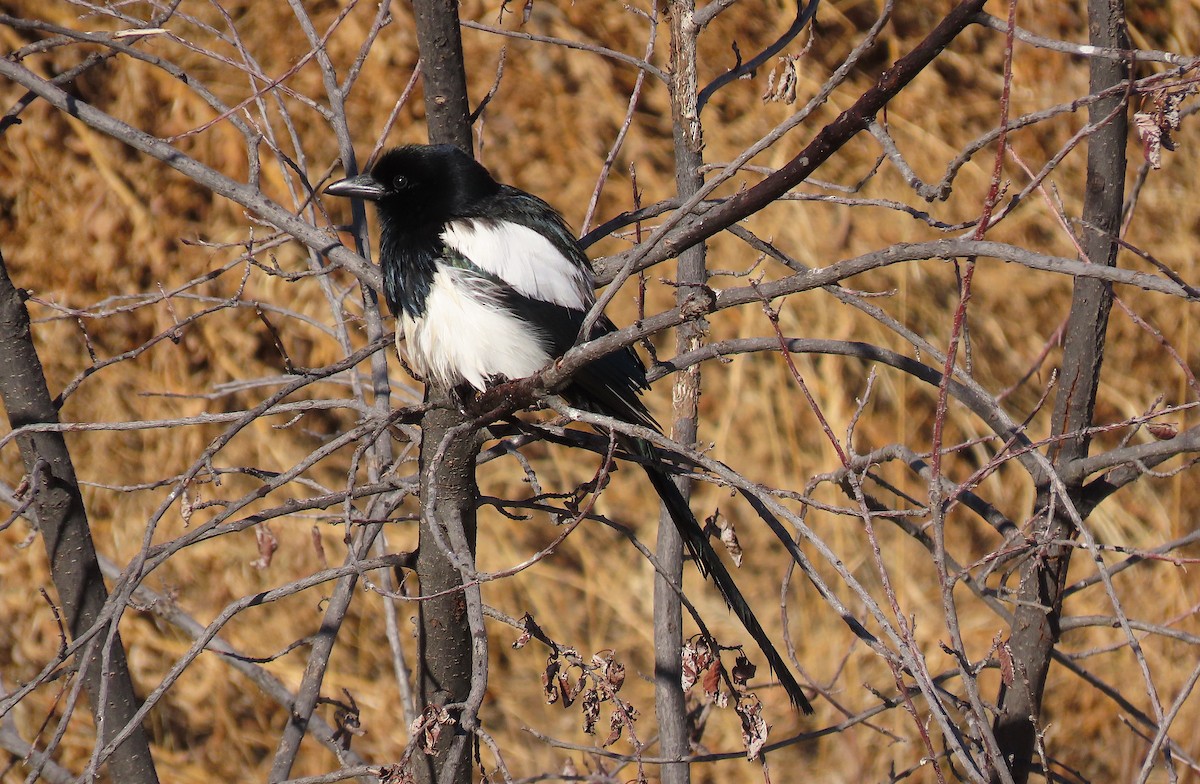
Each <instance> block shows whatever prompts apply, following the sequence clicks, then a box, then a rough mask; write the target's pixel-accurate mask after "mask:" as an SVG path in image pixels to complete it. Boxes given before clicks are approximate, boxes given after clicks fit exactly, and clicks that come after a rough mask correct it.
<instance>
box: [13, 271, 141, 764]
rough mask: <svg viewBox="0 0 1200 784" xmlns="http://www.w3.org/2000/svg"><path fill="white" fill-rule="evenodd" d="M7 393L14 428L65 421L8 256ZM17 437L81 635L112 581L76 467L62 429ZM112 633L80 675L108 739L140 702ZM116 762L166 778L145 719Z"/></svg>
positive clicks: (92, 647)
mask: <svg viewBox="0 0 1200 784" xmlns="http://www.w3.org/2000/svg"><path fill="white" fill-rule="evenodd" d="M0 400H2V401H3V403H4V408H5V410H6V411H7V412H8V420H9V424H10V425H11V426H12V428H13V429H14V430H16V429H17V428H20V427H23V426H26V425H34V424H57V423H58V409H57V408H55V406H54V402H53V400H52V399H51V396H50V391H49V388H48V387H47V386H46V378H45V375H44V373H43V372H42V364H41V361H40V360H39V359H38V355H37V351H36V349H35V348H34V345H33V335H32V333H31V331H30V324H29V312H28V311H27V310H26V308H25V297H24V292H23V291H22V290H21V289H18V288H17V287H16V286H15V285H13V282H12V279H11V278H10V277H9V275H8V270H7V268H6V267H5V264H4V259H3V258H2V257H0ZM17 444H18V447H19V449H20V452H21V460H22V461H23V462H24V464H25V472H26V475H27V476H28V477H29V490H28V492H30V493H33V499H34V500H33V506H32V508H33V511H34V513H35V514H36V517H37V524H38V527H39V528H40V529H41V533H42V541H43V543H44V544H45V545H46V555H47V557H48V558H49V560H50V575H51V578H52V579H53V580H54V587H55V590H56V591H57V592H58V600H59V603H60V604H61V606H62V612H63V616H64V618H65V620H66V623H67V631H68V632H69V633H70V635H71V638H72V639H76V638H78V637H79V636H80V635H81V634H83V633H85V632H87V631H88V630H89V629H91V628H92V627H93V626H95V625H96V623H97V622H99V620H100V618H101V615H102V614H103V612H104V605H105V603H106V602H107V601H108V589H107V588H106V587H105V585H104V578H103V576H102V575H101V573H100V563H99V561H98V560H97V558H96V548H95V545H94V543H93V542H92V532H91V528H90V527H89V525H88V518H87V510H86V509H85V508H84V505H83V496H82V495H81V494H80V491H79V483H78V481H77V480H76V477H75V467H74V465H73V464H72V462H71V455H70V453H69V452H68V451H67V443H66V440H65V439H64V438H63V435H62V433H53V432H41V433H30V434H28V435H24V436H19V437H18V438H17ZM107 640H108V629H107V627H106V628H103V629H101V630H100V631H99V633H98V634H97V635H96V637H95V638H94V639H93V641H92V642H91V643H90V644H89V645H88V646H86V647H85V648H84V649H83V656H84V658H83V659H82V661H80V662H79V672H80V677H82V678H83V686H84V690H85V691H86V692H87V695H88V699H89V700H90V701H91V705H92V713H93V715H94V716H95V718H96V723H97V725H99V724H100V723H101V716H103V734H102V736H101V737H100V738H99V740H98V743H100V745H105V744H107V743H108V741H109V739H111V738H112V737H113V736H115V735H116V734H117V733H118V732H120V731H121V729H123V728H124V727H125V725H126V724H128V723H129V721H130V719H131V718H132V717H133V715H134V713H136V712H137V710H138V708H139V707H140V701H139V700H138V698H137V695H136V694H135V693H134V689H133V681H132V680H131V679H130V676H129V667H128V664H127V662H126V659H125V648H124V647H123V646H122V644H121V636H120V635H119V634H115V633H114V634H113V636H112V647H111V648H109V649H108V650H107V655H106V652H105V645H106V642H107ZM105 659H107V661H105ZM105 665H107V666H106V667H105ZM108 766H109V773H110V775H111V776H112V778H113V780H114V781H119V782H122V784H125V783H126V782H128V784H153V783H154V782H157V781H158V774H157V773H156V772H155V769H154V761H153V759H152V758H151V756H150V746H149V742H148V740H147V738H146V734H145V731H144V730H143V729H142V728H141V727H140V726H139V727H137V728H136V729H135V731H134V732H133V733H132V734H131V735H130V736H129V737H128V738H127V739H126V740H125V742H124V743H122V744H121V745H120V746H118V747H117V749H116V750H115V751H114V752H113V755H112V757H111V758H110V760H109V762H108Z"/></svg>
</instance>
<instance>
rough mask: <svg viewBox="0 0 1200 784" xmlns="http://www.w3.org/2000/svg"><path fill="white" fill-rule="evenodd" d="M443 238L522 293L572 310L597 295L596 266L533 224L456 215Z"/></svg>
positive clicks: (478, 264) (473, 261) (447, 225)
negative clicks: (569, 253)
mask: <svg viewBox="0 0 1200 784" xmlns="http://www.w3.org/2000/svg"><path fill="white" fill-rule="evenodd" d="M442 241H443V242H445V243H446V244H447V245H448V246H450V247H451V248H453V249H454V250H456V251H458V252H459V253H461V254H462V255H463V256H465V257H466V258H468V259H470V261H471V263H472V264H474V265H475V266H477V267H479V268H480V269H482V270H485V271H486V272H490V273H491V274H493V275H495V276H496V277H498V278H500V279H501V280H503V281H504V282H505V283H507V284H508V285H510V286H512V287H513V289H515V290H516V291H517V292H518V293H519V294H523V295H525V296H526V297H529V298H530V299H536V300H540V301H542V302H553V303H554V304H555V305H561V306H562V307H564V308H571V309H572V310H587V309H588V308H590V307H591V306H592V303H594V302H595V301H596V295H595V292H594V291H593V288H594V287H593V284H592V273H591V270H588V269H584V268H581V267H579V266H578V265H576V264H574V263H572V262H571V260H570V259H568V258H567V257H566V256H564V255H563V254H562V253H561V252H560V251H559V250H558V249H557V248H555V247H554V245H553V244H552V243H551V242H550V240H548V239H546V238H545V237H543V236H542V235H541V234H538V233H537V232H536V231H534V230H533V229H530V228H528V227H526V226H522V225H520V224H517V223H508V222H506V221H480V220H475V221H452V222H450V223H448V224H446V228H445V230H443V232H442Z"/></svg>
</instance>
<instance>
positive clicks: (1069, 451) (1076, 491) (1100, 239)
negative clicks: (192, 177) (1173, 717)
mask: <svg viewBox="0 0 1200 784" xmlns="http://www.w3.org/2000/svg"><path fill="white" fill-rule="evenodd" d="M1088 18H1089V22H1088V28H1089V31H1090V37H1091V43H1092V44H1093V45H1095V46H1101V47H1112V48H1124V47H1127V46H1128V44H1127V42H1126V39H1125V4H1124V0H1089V2H1088ZM1127 75H1128V65H1127V64H1126V63H1123V62H1120V61H1117V60H1112V59H1107V58H1103V57H1095V58H1093V59H1092V61H1091V91H1092V92H1093V93H1096V92H1101V91H1103V90H1106V89H1108V88H1110V87H1112V86H1114V85H1116V84H1119V83H1120V82H1121V80H1123V79H1125V78H1126V77H1127ZM1127 114H1128V112H1127V107H1126V96H1125V95H1120V94H1119V95H1115V96H1112V97H1110V98H1106V99H1104V100H1102V101H1098V102H1096V103H1094V104H1092V105H1091V107H1090V109H1089V115H1088V119H1089V121H1090V122H1091V123H1101V122H1104V123H1105V124H1104V125H1103V126H1102V127H1101V128H1099V129H1098V130H1096V132H1095V133H1093V134H1092V135H1091V136H1090V137H1088V161H1087V163H1088V171H1087V184H1086V192H1085V196H1084V207H1083V223H1084V229H1083V251H1084V253H1085V254H1087V257H1088V259H1089V260H1090V261H1091V262H1092V263H1093V264H1105V265H1108V266H1113V265H1115V264H1116V256H1117V247H1118V246H1117V242H1116V238H1117V236H1118V234H1119V232H1120V227H1121V208H1122V203H1123V199H1124V193H1125V143H1126V137H1127V134H1128V123H1127ZM1111 308H1112V286H1111V284H1109V283H1107V282H1104V281H1099V280H1095V279H1093V278H1077V279H1076V280H1075V291H1074V296H1073V299H1072V301H1071V313H1070V317H1069V319H1068V321H1067V327H1066V332H1065V333H1064V337H1063V364H1062V374H1061V377H1060V379H1059V383H1058V389H1059V392H1058V397H1057V398H1056V400H1055V405H1054V419H1053V424H1052V428H1053V434H1054V435H1055V436H1064V437H1063V438H1062V439H1061V440H1059V441H1056V442H1055V443H1056V446H1055V447H1054V448H1053V449H1052V450H1051V459H1052V461H1053V463H1054V465H1055V467H1059V466H1065V465H1067V464H1069V463H1070V462H1071V461H1072V460H1076V459H1078V458H1081V457H1084V456H1086V455H1087V452H1088V445H1089V443H1090V438H1089V437H1088V436H1087V434H1086V433H1085V432H1083V431H1084V430H1085V429H1086V428H1088V427H1090V426H1091V425H1092V417H1093V412H1094V410H1095V405H1096V390H1097V389H1098V388H1099V384H1100V366H1101V363H1102V362H1103V359H1104V345H1105V340H1104V336H1105V331H1106V329H1107V327H1108V314H1109V310H1110V309H1111ZM1080 489H1081V488H1080V486H1079V485H1078V484H1076V485H1073V486H1070V485H1069V486H1068V487H1067V494H1068V500H1069V502H1070V503H1071V504H1073V505H1074V506H1075V508H1077V509H1079V508H1081V506H1082V505H1081V504H1080V501H1081V500H1082V497H1081V494H1080ZM1063 503H1064V501H1063V500H1062V499H1058V498H1055V497H1054V493H1053V491H1052V489H1051V488H1050V487H1042V488H1040V489H1039V492H1038V497H1037V507H1036V508H1037V509H1038V510H1039V517H1038V518H1037V521H1036V523H1035V525H1036V534H1035V536H1036V541H1037V542H1038V543H1048V542H1054V541H1064V540H1068V539H1072V538H1074V537H1075V535H1076V534H1077V531H1076V530H1075V527H1074V525H1073V524H1072V523H1071V521H1070V519H1069V518H1068V517H1067V515H1066V514H1065V513H1064V511H1063ZM1071 551H1072V548H1071V547H1068V546H1063V545H1049V544H1045V545H1042V546H1040V547H1038V548H1037V549H1036V550H1035V551H1034V552H1033V553H1031V554H1030V556H1029V557H1028V558H1027V560H1026V561H1025V563H1024V565H1023V566H1022V569H1021V582H1020V585H1019V588H1018V591H1019V597H1020V599H1021V602H1020V603H1019V604H1018V605H1017V607H1016V609H1015V612H1014V622H1013V630H1012V638H1011V641H1010V647H1011V650H1012V657H1013V662H1014V670H1015V672H1014V678H1013V683H1012V684H1011V685H1010V686H1007V687H1005V688H1004V689H1003V690H1002V693H1001V697H1000V714H999V716H998V717H997V719H996V727H995V728H996V739H997V741H998V742H999V743H1000V749H1001V752H1002V754H1003V755H1004V757H1005V759H1006V760H1008V761H1009V764H1010V766H1011V770H1012V775H1013V779H1014V781H1016V782H1017V784H1023V782H1025V781H1027V780H1028V779H1029V774H1030V772H1031V770H1032V767H1033V765H1032V760H1033V755H1034V752H1035V750H1036V748H1037V746H1038V742H1037V732H1038V716H1039V714H1040V712H1041V705H1042V694H1043V691H1044V690H1045V687H1046V675H1047V673H1048V671H1049V667H1050V658H1051V654H1052V653H1053V650H1054V646H1055V645H1056V644H1057V643H1058V639H1059V620H1060V618H1061V615H1062V595H1063V589H1064V586H1065V585H1066V579H1067V568H1068V566H1069V565H1070V558H1071Z"/></svg>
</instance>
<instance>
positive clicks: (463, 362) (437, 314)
mask: <svg viewBox="0 0 1200 784" xmlns="http://www.w3.org/2000/svg"><path fill="white" fill-rule="evenodd" d="M560 258H561V257H560ZM472 260H473V261H475V260H474V259H472ZM475 263H476V264H479V262H478V261H475ZM480 266H482V265H480ZM492 285H493V284H490V283H489V282H488V281H486V280H483V279H481V278H479V277H478V276H477V275H472V274H471V273H470V272H468V271H466V270H462V269H457V268H454V267H444V266H439V268H438V270H437V272H436V273H435V274H434V276H433V285H432V286H431V287H430V290H429V296H428V298H427V299H426V300H425V315H424V316H423V317H422V318H419V319H414V318H412V317H411V316H408V315H407V314H405V315H404V316H402V317H401V319H400V322H401V325H402V326H403V328H404V338H405V342H406V343H407V351H406V353H407V354H408V358H409V361H410V362H412V364H413V367H414V369H415V370H416V371H417V372H418V373H420V374H421V375H423V376H424V377H425V379H426V381H428V382H429V383H434V384H438V385H440V386H441V387H442V388H443V389H451V388H453V387H456V386H458V385H459V384H461V383H463V382H464V381H465V382H467V383H468V384H470V385H471V386H473V387H475V388H476V389H478V390H480V391H483V390H484V389H486V388H487V386H488V381H489V380H494V379H496V378H498V377H503V378H507V379H517V378H525V377H526V376H530V375H533V374H534V373H536V372H537V371H539V370H541V369H542V368H544V367H545V366H546V365H548V364H550V359H551V357H550V354H549V353H548V352H547V351H546V349H545V348H544V346H543V341H542V340H541V339H540V336H539V334H538V332H537V330H536V328H534V327H533V326H532V325H531V324H529V322H527V321H524V320H522V319H521V318H519V317H518V316H517V315H516V314H514V313H513V312H512V311H510V310H508V309H506V308H505V307H504V306H503V304H502V303H500V302H499V301H497V300H496V298H495V296H494V295H493V293H492V292H491V291H489V288H490V287H491V286H492ZM397 337H399V336H397Z"/></svg>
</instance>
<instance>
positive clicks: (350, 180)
mask: <svg viewBox="0 0 1200 784" xmlns="http://www.w3.org/2000/svg"><path fill="white" fill-rule="evenodd" d="M325 193H328V194H329V195H331V196H345V197H346V198H357V199H366V200H367V201H379V200H380V199H382V198H383V197H384V196H387V193H388V192H387V188H385V187H384V185H383V183H382V182H380V181H379V180H377V179H375V178H374V177H372V176H371V175H369V174H360V175H358V176H357V177H347V178H346V179H344V180H338V181H337V182H334V183H330V184H329V185H327V186H325Z"/></svg>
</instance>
